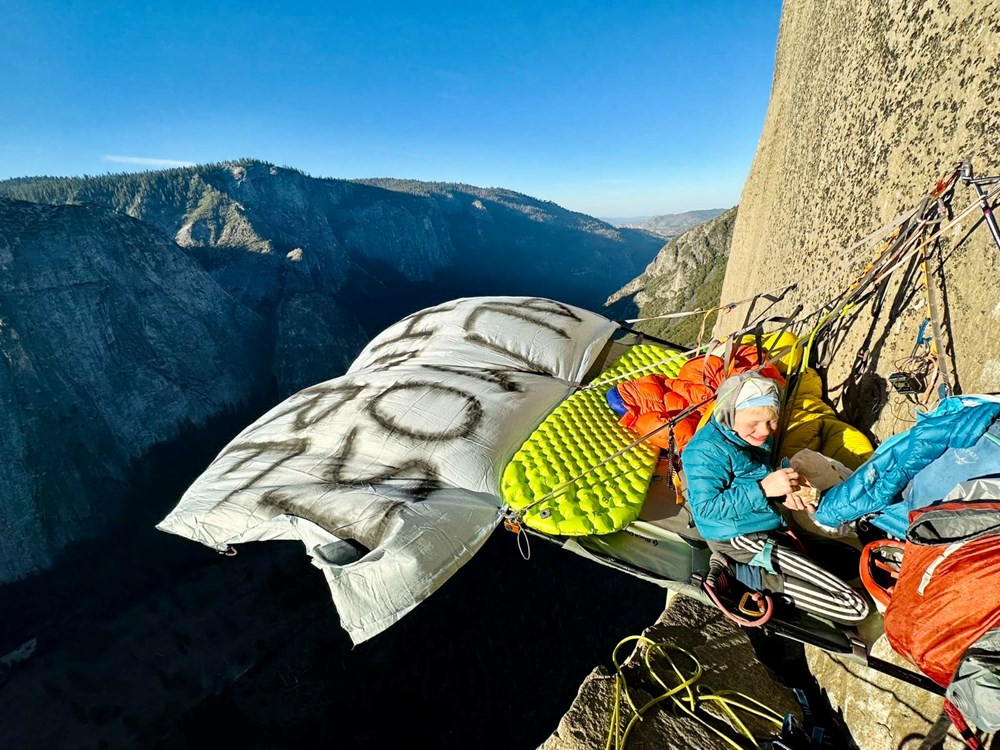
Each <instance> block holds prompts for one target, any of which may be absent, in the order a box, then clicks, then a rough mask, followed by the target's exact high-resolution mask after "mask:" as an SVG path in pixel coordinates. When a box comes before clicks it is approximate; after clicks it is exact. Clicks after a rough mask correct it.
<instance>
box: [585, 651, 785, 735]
mask: <svg viewBox="0 0 1000 750" xmlns="http://www.w3.org/2000/svg"><path fill="white" fill-rule="evenodd" d="M632 641H637V642H638V643H640V644H642V645H644V646H645V647H646V650H645V654H644V657H643V661H644V663H645V665H646V669H647V671H648V672H649V675H650V676H651V677H652V679H653V681H654V682H656V683H657V684H658V685H659V686H660V687H661V688H663V692H662V693H661V694H660V695H658V696H656V697H654V698H652V699H650V700H649V701H647V702H646V703H645V704H644V705H642V706H641V707H637V706H636V704H635V701H633V700H632V695H631V693H630V692H629V689H628V683H627V682H626V680H625V674H624V672H623V671H622V668H623V665H622V664H619V663H618V651H619V649H621V647H622V646H624V645H625V644H626V643H630V642H632ZM671 652H674V653H678V654H682V655H683V656H684V657H685V658H686V660H687V661H688V662H690V668H691V672H690V674H685V672H684V671H682V669H681V667H680V666H679V665H678V663H677V661H675V659H674V658H673V657H672V656H671ZM654 656H661V657H663V658H665V659H666V661H667V664H668V666H669V669H670V672H672V673H673V678H672V681H676V684H674V685H669V684H668V683H667V681H665V680H664V678H663V677H661V676H660V674H659V673H657V671H656V669H655V668H654V666H653V658H654ZM611 661H612V663H613V664H614V665H615V698H614V705H613V706H612V710H611V727H610V729H609V731H608V739H607V742H606V743H605V745H604V750H612V747H613V748H614V750H622V749H623V748H624V747H625V743H626V742H627V741H628V736H629V734H630V733H631V731H632V729H633V727H635V725H636V723H637V722H638V721H640V720H641V719H642V717H643V715H644V714H645V713H646V712H647V711H648V710H649V709H650V708H652V707H653V706H655V705H657V704H658V703H662V702H663V701H665V700H667V699H668V698H669V699H670V700H672V701H673V704H674V707H675V708H677V709H679V710H680V711H682V712H683V713H684V714H686V715H687V716H690V717H691V718H692V719H694V720H696V721H698V722H699V723H700V724H702V725H703V726H704V727H705V728H706V729H708V730H709V731H711V732H714V733H715V734H716V735H718V736H719V737H720V738H721V739H722V740H723V741H724V742H726V743H727V744H728V745H729V746H730V747H732V748H733V750H742V749H743V745H742V744H740V742H739V741H738V739H743V740H749V741H750V742H751V743H752V744H753V746H754V747H755V748H759V747H760V745H759V744H758V743H757V739H756V738H755V737H754V736H753V734H752V733H751V732H750V730H749V728H748V727H747V726H746V724H745V723H744V722H743V721H742V720H741V719H740V717H739V716H738V715H737V710H739V711H742V712H744V713H745V714H749V715H752V716H757V717H759V718H762V719H764V720H765V721H770V722H772V723H774V725H775V726H776V727H778V728H780V727H781V725H782V718H783V717H782V716H781V714H779V713H778V712H777V711H775V710H773V709H772V708H770V707H769V706H766V705H764V704H763V703H761V702H760V701H758V700H755V699H753V698H751V697H750V696H748V695H744V694H742V693H739V692H736V691H734V690H720V691H713V690H711V689H710V688H708V687H707V686H705V685H699V684H697V683H698V681H699V680H700V679H701V677H702V675H703V674H704V671H703V669H702V666H701V663H700V662H699V661H698V659H697V658H696V657H695V656H694V654H692V653H691V652H690V651H687V650H686V649H683V648H681V647H680V646H675V645H674V644H672V643H667V642H665V641H664V642H656V641H653V640H651V639H650V638H647V637H646V636H643V635H632V636H629V637H628V638H624V639H622V640H621V641H619V642H618V645H617V646H615V649H614V651H613V652H612V653H611ZM730 696H732V697H730ZM623 697H624V699H625V700H624V703H625V704H626V705H627V706H628V707H629V709H631V712H632V716H631V717H630V719H629V721H628V724H626V726H625V730H624V732H620V731H619V730H620V727H621V721H622V702H623V701H622V698H623ZM712 709H715V710H712ZM706 715H707V716H708V717H710V718H712V719H715V720H716V722H725V723H726V724H727V725H728V727H729V730H730V731H728V732H726V731H723V730H722V729H720V728H719V727H718V726H716V725H715V724H713V723H712V722H710V721H708V720H707V719H706V718H705V716H706ZM733 732H735V733H736V734H737V735H738V738H737V739H734V738H733V737H732V736H731V734H732V733H733Z"/></svg>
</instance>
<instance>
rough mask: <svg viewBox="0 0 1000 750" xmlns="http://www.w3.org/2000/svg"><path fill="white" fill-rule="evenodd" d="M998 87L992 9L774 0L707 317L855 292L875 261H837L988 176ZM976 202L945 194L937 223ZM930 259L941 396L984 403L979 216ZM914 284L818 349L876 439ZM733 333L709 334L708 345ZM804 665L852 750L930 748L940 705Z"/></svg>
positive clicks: (898, 363) (986, 366)
mask: <svg viewBox="0 0 1000 750" xmlns="http://www.w3.org/2000/svg"><path fill="white" fill-rule="evenodd" d="M997 80H1000V3H997V2H995V1H992V2H986V3H973V2H970V1H966V0H926V1H923V0H921V1H914V0H890V2H885V3H882V2H879V3H861V4H857V3H852V2H846V1H845V0H832V1H828V0H786V2H785V4H784V9H783V12H782V19H781V29H780V35H779V41H778V49H777V56H776V65H775V76H774V88H773V91H772V95H771V101H770V105H769V108H768V113H767V119H766V121H765V125H764V131H763V134H762V136H761V140H760V143H759V145H758V150H757V154H756V157H755V159H754V162H753V167H752V169H751V172H750V175H749V177H748V179H747V182H746V185H745V187H744V190H743V194H742V197H741V200H740V211H739V216H738V217H737V220H736V226H735V230H734V236H733V243H732V249H731V251H730V256H729V262H728V265H727V269H726V277H725V283H724V285H723V290H722V300H724V301H725V300H740V299H743V298H745V297H748V296H750V295H752V294H754V293H757V292H761V291H765V290H771V289H774V288H776V287H780V286H782V285H785V284H790V283H793V282H795V283H798V289H797V290H795V292H794V293H793V294H791V295H789V300H788V301H786V302H785V303H782V304H781V305H778V306H776V307H775V308H773V309H772V311H771V312H772V314H782V313H787V312H789V311H791V310H792V309H793V306H794V305H796V304H802V305H803V306H804V309H803V314H808V313H810V312H812V311H814V310H817V309H819V308H820V306H821V304H822V303H823V302H824V301H826V300H829V299H831V298H833V297H834V296H836V295H837V294H839V293H840V292H841V291H843V290H844V289H846V288H848V287H849V285H850V284H851V282H852V281H853V280H855V279H857V278H859V276H860V274H861V273H863V271H864V268H865V266H866V264H867V263H869V262H870V261H871V260H872V258H873V254H874V252H875V250H876V248H877V245H876V244H875V243H869V244H865V245H861V246H860V247H852V246H854V245H855V243H857V242H858V241H859V240H860V239H862V238H864V237H865V236H867V235H869V234H870V233H872V232H874V231H875V230H877V229H879V228H880V227H882V226H884V225H886V224H889V223H890V222H891V221H892V220H893V219H894V218H895V217H897V216H899V215H900V214H901V212H903V211H904V210H907V209H910V208H913V207H915V206H916V205H917V203H918V202H919V201H920V200H921V199H922V197H923V196H924V195H926V194H927V193H928V192H929V191H930V190H931V188H933V186H934V184H935V182H936V180H937V179H938V178H939V177H940V176H941V175H942V174H944V173H946V172H947V171H948V170H949V169H950V168H951V167H952V165H953V164H954V163H956V162H957V161H959V160H961V159H962V158H964V157H967V156H971V157H972V161H973V165H974V169H975V172H976V174H978V175H994V174H1000V151H998V150H997V149H998V143H1000V139H998V136H1000V110H998V108H997V94H996V91H997V86H996V82H997ZM975 198H976V195H975V192H974V191H973V190H972V188H971V187H968V186H966V185H962V184H959V185H958V186H957V187H956V189H955V192H954V197H953V199H952V213H953V215H957V214H959V213H960V212H961V211H962V210H963V209H964V208H966V207H967V206H969V205H971V204H973V203H974V201H975ZM930 257H931V260H930V270H931V284H930V288H931V289H933V290H934V291H935V292H936V295H937V297H938V299H939V301H940V303H941V308H942V312H941V314H940V316H939V317H940V323H941V324H942V325H943V327H944V332H943V334H944V335H943V336H942V340H941V341H940V342H939V343H940V345H941V346H942V349H943V351H944V352H945V358H944V359H945V365H946V369H947V370H949V371H950V373H949V377H950V379H951V381H952V383H953V384H954V385H955V386H956V390H958V391H959V392H966V393H973V392H982V391H998V390H1000V273H998V271H1000V249H998V248H997V246H996V245H995V244H994V242H993V240H992V238H991V236H990V233H989V232H988V231H987V228H986V227H985V226H984V225H983V221H982V213H981V211H980V210H978V209H976V210H973V211H972V212H971V213H970V214H969V215H968V216H967V217H966V218H963V219H961V220H960V221H959V222H958V223H957V224H956V225H955V226H953V227H951V228H948V229H947V230H946V231H945V232H943V234H942V236H941V241H940V244H939V245H938V246H937V247H934V248H932V252H931V255H930ZM942 261H943V263H942ZM921 277H922V273H921V269H920V267H919V265H917V264H916V263H915V262H910V263H905V264H903V265H902V266H901V267H900V268H899V269H898V270H897V271H896V272H895V273H894V275H893V277H892V278H891V279H890V280H889V281H887V282H885V283H884V284H882V285H880V286H879V287H876V290H877V292H878V293H877V294H875V295H874V296H873V297H872V298H871V299H869V300H868V302H867V304H866V305H865V306H864V307H861V308H858V309H855V310H853V311H852V312H851V313H850V314H848V315H846V316H843V317H838V318H837V319H835V320H834V321H832V323H833V325H831V326H830V328H828V329H827V333H828V334H830V335H828V336H827V337H826V341H825V343H824V345H823V346H822V347H821V349H820V353H821V354H824V355H829V357H830V360H829V369H828V372H827V385H828V387H829V392H830V395H831V397H832V398H834V399H837V400H838V403H839V405H840V406H841V408H842V409H843V411H844V412H845V413H846V416H847V418H848V419H849V420H850V421H852V422H853V423H855V424H857V425H859V426H861V427H864V428H869V429H870V430H871V431H872V432H873V433H874V434H875V435H876V436H878V437H881V438H884V437H886V436H887V435H889V434H892V433H894V432H898V431H900V430H902V429H905V428H906V427H908V426H909V425H910V424H911V423H912V421H913V418H914V414H913V405H912V404H910V403H907V402H906V400H905V399H904V397H903V396H902V395H900V394H897V393H895V392H894V391H893V390H892V389H891V388H890V387H889V386H888V384H887V381H886V378H887V375H888V374H889V373H890V372H892V371H894V370H897V369H899V368H900V367H905V366H907V363H906V362H905V359H906V358H907V357H908V356H909V355H910V354H911V353H912V352H913V351H914V347H915V343H916V339H917V332H918V330H919V328H920V326H921V324H922V322H923V321H924V320H925V318H927V317H928V315H929V313H928V309H929V303H928V296H927V293H926V292H925V290H924V288H922V287H921ZM737 320H742V314H740V315H738V316H733V317H727V318H723V319H722V320H721V321H720V323H719V325H718V326H717V332H718V333H725V332H727V331H728V330H732V328H733V327H734V322H735V321H737ZM815 320H817V319H815V318H814V321H815ZM814 324H815V323H813V325H814ZM805 332H807V333H808V328H806V329H805ZM935 400H936V399H934V398H930V399H928V403H929V404H930V405H933V403H934V402H935ZM810 661H811V664H812V667H813V669H814V671H815V672H816V675H817V678H818V679H819V681H820V683H821V684H822V685H823V687H824V688H825V689H826V690H827V691H828V693H829V695H830V698H831V701H832V702H833V704H834V705H835V706H837V707H839V708H840V709H841V710H842V711H843V712H844V718H845V721H846V722H847V723H848V725H849V726H850V728H851V731H852V733H853V734H854V736H855V739H856V740H857V741H858V743H859V745H860V746H861V747H862V748H864V749H866V750H867V749H869V748H871V749H874V748H887V749H889V748H891V749H892V750H896V748H898V747H902V746H903V745H904V744H906V743H907V742H908V741H910V740H912V741H914V742H917V741H919V739H920V738H921V737H923V736H924V735H925V734H927V733H928V732H931V731H932V728H931V727H932V725H933V724H934V722H935V719H936V718H937V717H938V716H939V713H940V699H936V698H934V697H931V696H929V695H927V694H924V693H921V692H920V691H916V690H910V689H909V688H905V687H903V688H901V687H900V685H899V684H897V683H895V682H894V681H891V680H882V679H881V678H878V677H877V676H876V675H875V674H874V673H872V672H871V671H870V670H867V669H865V668H863V667H856V668H854V669H853V670H848V669H847V668H846V667H845V666H844V665H842V664H841V663H839V662H837V661H835V660H831V659H829V658H828V657H825V656H824V655H822V654H819V653H813V654H812V655H811V657H810ZM904 704H905V705H904ZM949 742H951V743H953V744H949V745H947V746H948V747H952V746H955V747H957V746H958V745H957V744H954V743H955V741H954V740H950V741H949ZM900 743H903V744H900ZM935 746H937V745H935Z"/></svg>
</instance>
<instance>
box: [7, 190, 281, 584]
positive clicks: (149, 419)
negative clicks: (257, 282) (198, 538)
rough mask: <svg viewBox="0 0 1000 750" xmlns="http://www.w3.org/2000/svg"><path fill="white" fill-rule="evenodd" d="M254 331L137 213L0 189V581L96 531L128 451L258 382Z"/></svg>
mask: <svg viewBox="0 0 1000 750" xmlns="http://www.w3.org/2000/svg"><path fill="white" fill-rule="evenodd" d="M263 330H264V326H263V323H262V321H261V320H260V318H259V317H258V316H257V315H255V314H254V313H252V312H251V311H250V310H248V309H247V308H245V307H244V306H242V305H240V304H239V303H237V302H235V301H234V300H233V299H232V298H231V297H230V296H229V295H228V294H226V293H225V292H224V291H223V290H222V289H221V288H220V287H219V285H218V284H216V283H215V282H214V281H213V280H212V278H211V277H210V276H209V275H208V274H207V273H205V271H204V270H202V269H201V268H200V267H199V266H198V264H197V263H195V262H194V261H192V260H191V259H190V258H188V257H187V256H186V255H185V254H184V253H183V252H182V251H181V249H180V248H179V247H177V245H175V244H174V243H172V242H170V241H169V240H168V239H167V238H166V237H164V236H163V235H162V234H160V233H159V232H157V231H155V230H153V229H151V228H150V227H148V226H146V225H144V224H143V223H141V222H139V221H136V220H134V219H130V218H129V217H127V216H123V215H119V214H116V213H114V212H112V211H109V210H106V209H99V208H94V207H85V206H48V205H40V204H32V203H24V202H21V201H12V200H7V199H2V198H0V352H2V354H3V357H2V358H0V402H2V404H3V409H2V411H0V450H2V454H3V456H4V460H3V461H2V462H0V498H2V508H0V510H2V514H0V519H2V531H3V533H2V534H0V582H3V581H8V580H12V579H16V578H18V577H21V576H23V575H25V574H26V573H28V572H30V571H32V570H35V569H37V568H42V567H45V566H46V565H47V564H49V562H51V560H52V558H53V556H54V555H55V554H56V553H58V552H59V551H60V550H61V549H62V548H63V547H64V546H65V545H66V544H67V543H69V542H70V541H75V540H79V539H84V538H88V537H92V536H94V535H96V534H98V533H99V532H101V531H102V530H104V529H105V528H106V527H107V526H108V524H109V523H110V522H111V521H112V520H113V519H114V518H115V517H116V516H117V515H118V513H119V512H120V510H121V508H120V500H121V497H120V494H121V490H122V485H123V482H124V480H125V473H126V469H127V468H128V462H129V461H130V460H131V459H133V458H135V457H137V456H139V455H141V454H142V452H143V451H144V450H145V449H147V448H148V447H149V446H151V445H152V444H153V443H156V442H157V441H159V440H162V439H164V438H166V437H169V436H171V435H172V434H174V433H175V432H176V430H177V428H178V426H179V425H180V424H182V423H184V422H188V423H195V424H197V423H199V422H202V421H204V420H205V419H206V418H207V417H209V416H211V415H213V414H215V413H217V412H219V411H220V410H222V409H223V408H225V407H226V406H227V405H230V404H235V403H238V402H240V401H242V400H244V399H245V398H247V396H248V395H249V393H250V392H251V391H252V390H253V389H254V388H259V387H261V385H262V383H263V380H264V377H265V374H266V372H267V369H268V367H269V365H270V361H269V359H270V357H269V352H268V351H267V350H266V349H262V348H261V347H260V345H259V343H258V342H259V341H260V340H261V333H262V331H263Z"/></svg>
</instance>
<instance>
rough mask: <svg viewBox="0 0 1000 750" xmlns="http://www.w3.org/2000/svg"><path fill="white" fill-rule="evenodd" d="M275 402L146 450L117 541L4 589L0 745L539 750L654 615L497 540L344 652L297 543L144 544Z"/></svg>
mask: <svg viewBox="0 0 1000 750" xmlns="http://www.w3.org/2000/svg"><path fill="white" fill-rule="evenodd" d="M270 401H273V396H271V395H269V394H261V395H259V396H258V398H257V399H256V401H255V402H254V403H252V404H247V405H244V406H243V407H241V408H240V409H236V410H233V411H232V412H230V413H227V414H224V415H220V416H219V417H218V418H216V419H214V420H212V421H211V422H210V423H209V424H207V425H205V426H203V427H193V426H188V427H187V428H185V429H184V430H183V431H182V432H181V434H180V435H179V436H178V437H177V438H176V439H175V440H172V441H169V442H167V443H164V444H161V445H159V446H157V447H156V448H155V449H153V450H152V451H150V453H149V454H148V455H147V456H146V457H145V458H144V460H143V461H142V462H141V463H138V464H137V465H136V466H135V467H134V471H133V476H132V482H133V484H132V490H131V492H130V495H129V504H128V509H127V512H126V514H125V516H124V517H123V518H122V520H121V521H120V523H119V524H118V525H117V527H116V528H115V530H114V531H113V533H111V534H109V535H107V536H104V537H102V538H101V539H98V540H94V541H91V542H87V543H82V544H77V545H74V546H72V547H70V548H69V549H67V550H66V552H65V554H64V555H62V557H61V559H60V560H59V561H58V562H57V564H56V565H55V566H54V567H53V568H52V569H51V570H49V571H46V572H44V573H41V574H38V575H36V576H34V577H32V578H31V579H29V580H26V581H22V582H19V583H17V584H11V585H8V586H5V587H3V588H0V611H3V612H4V617H3V618H2V620H0V654H3V653H7V651H8V650H9V649H10V648H14V647H16V646H18V645H20V644H21V643H23V642H24V641H25V640H27V639H30V638H36V639H37V643H38V645H37V650H36V652H35V654H34V655H33V656H32V657H31V658H29V659H27V660H25V661H24V662H23V663H22V664H19V665H16V667H15V668H14V669H12V670H10V671H9V673H8V674H7V675H6V680H5V681H0V745H4V746H10V747H18V748H25V749H26V750H28V749H31V748H42V747H46V746H48V747H51V746H52V745H51V744H49V743H50V742H51V741H52V737H53V736H57V737H58V736H63V737H70V736H71V737H73V743H74V746H79V747H83V746H101V745H102V744H103V745H104V746H108V747H122V746H127V747H206V746H209V745H210V744H215V743H223V742H224V743H226V744H232V743H234V742H235V743H239V744H240V745H241V746H242V747H247V748H271V747H289V746H293V745H295V744H299V743H305V744H309V745H315V744H316V743H317V742H318V741H319V742H321V743H322V744H324V745H327V746H335V747H338V748H354V747H357V748H361V747H365V748H367V747H390V746H395V745H411V744H414V742H415V741H419V742H420V743H421V744H427V745H428V746H432V747H438V748H447V747H455V748H459V747H461V748H466V747H480V748H516V747H536V746H538V745H539V744H541V742H542V741H543V740H544V739H545V737H547V736H548V734H549V733H551V732H552V731H553V730H554V729H555V727H556V724H557V722H558V720H559V717H560V716H561V715H562V713H563V712H564V711H565V710H566V708H567V707H568V706H569V705H570V703H571V702H572V699H573V697H574V695H575V694H576V691H577V689H578V687H579V685H580V683H581V682H582V681H583V679H584V677H585V676H586V674H587V673H588V672H589V671H590V669H591V667H592V665H593V664H595V663H599V662H603V661H606V659H607V657H608V654H609V653H610V651H611V649H612V648H613V646H614V644H615V643H616V642H617V641H618V640H619V639H620V638H621V637H623V636H625V635H628V634H631V633H636V632H640V631H641V630H642V628H643V627H645V626H646V625H647V624H648V623H649V622H651V621H652V620H654V619H655V618H656V616H657V615H658V614H659V613H660V611H661V610H662V607H663V603H664V594H663V591H662V590H661V589H659V588H657V587H655V586H652V585H650V584H646V583H643V582H641V581H638V580H636V579H633V578H630V577H629V576H624V575H621V574H618V573H615V572H613V571H610V570H607V569H604V568H600V567H598V566H594V565H592V564H589V563H586V562H585V561H583V560H581V559H580V558H577V557H576V556H573V555H569V554H566V553H563V552H561V551H559V550H558V549H556V548H555V547H553V546H551V545H546V544H536V545H535V547H534V548H533V550H532V551H533V554H532V559H531V560H530V562H525V561H523V560H522V559H521V557H520V555H519V554H518V552H517V547H516V544H515V542H514V540H513V539H512V537H511V536H510V535H507V534H504V533H502V532H499V533H497V534H494V536H493V537H492V538H491V539H490V540H489V541H488V542H487V544H486V545H485V547H484V548H483V549H482V550H481V551H480V552H479V553H478V554H477V555H476V557H475V558H474V559H473V560H472V561H471V562H470V563H469V564H467V565H466V566H465V567H463V568H462V570H460V571H459V572H458V573H457V574H456V575H455V577H454V578H453V579H452V580H451V581H449V582H448V583H447V584H446V585H445V587H444V588H443V589H442V590H441V591H439V592H437V593H435V595H434V596H432V597H431V598H430V599H429V600H428V601H426V602H424V603H423V604H421V606H420V607H418V608H417V609H416V610H414V611H413V612H412V613H410V614H409V615H407V616H406V617H405V618H403V620H402V621H401V622H400V623H399V624H397V625H395V626H394V627H393V628H391V629H390V630H389V631H388V632H386V633H384V634H383V635H381V636H379V637H377V638H375V639H373V640H372V641H370V642H367V643H364V644H362V645H360V646H358V647H354V648H352V646H351V644H350V642H349V640H348V638H347V636H346V635H345V634H344V633H343V631H342V630H341V629H340V627H339V624H338V620H337V614H336V610H335V608H334V607H333V604H332V602H331V601H330V596H329V591H328V590H327V587H326V585H325V583H324V580H323V577H322V575H321V574H320V573H319V572H318V571H316V570H314V569H313V568H312V567H311V566H310V565H309V563H308V557H307V556H306V555H305V553H304V550H303V548H302V546H301V544H299V543H297V542H294V543H293V542H274V543H268V544H250V545H244V546H242V547H241V548H240V551H239V555H238V556H236V557H234V558H229V557H224V556H221V555H218V554H216V553H215V552H214V551H212V550H210V549H208V548H205V547H203V546H201V545H198V544H195V543H192V542H189V541H187V540H183V539H180V538H178V537H174V536H172V535H168V534H163V533H160V532H158V531H156V530H155V529H154V528H153V526H154V524H155V523H156V522H158V521H159V520H160V519H161V518H162V517H163V516H164V515H165V514H166V513H167V512H168V511H169V510H170V508H172V507H173V505H174V504H175V503H176V501H177V499H178V498H179V496H180V494H181V493H182V492H183V491H184V489H186V487H187V486H188V485H189V484H190V482H191V481H192V480H193V479H194V478H195V477H196V476H197V474H198V473H199V472H200V471H202V470H203V469H204V467H205V466H206V465H207V464H208V463H209V462H210V461H211V459H212V458H213V457H214V456H215V455H216V454H217V452H218V451H219V450H221V448H222V447H223V446H224V445H225V444H226V442H228V440H230V439H231V437H232V436H233V435H234V434H236V432H237V431H238V430H239V429H241V428H242V427H243V426H244V425H245V424H246V423H248V422H249V421H251V420H252V419H253V418H255V417H256V416H257V415H258V414H259V413H261V411H262V410H263V409H265V408H266V407H267V406H268V405H269V403H270ZM39 696H40V697H39ZM9 743H12V744H9Z"/></svg>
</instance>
